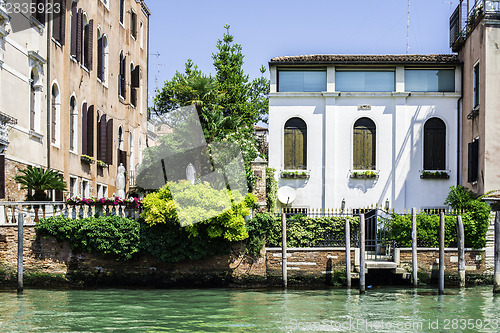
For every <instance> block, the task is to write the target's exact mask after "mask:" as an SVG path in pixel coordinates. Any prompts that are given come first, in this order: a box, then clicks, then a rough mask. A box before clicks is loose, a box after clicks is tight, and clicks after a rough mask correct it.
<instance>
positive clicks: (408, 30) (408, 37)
mask: <svg viewBox="0 0 500 333" xmlns="http://www.w3.org/2000/svg"><path fill="white" fill-rule="evenodd" d="M409 51H410V0H408V21H407V23H406V54H408V52H409Z"/></svg>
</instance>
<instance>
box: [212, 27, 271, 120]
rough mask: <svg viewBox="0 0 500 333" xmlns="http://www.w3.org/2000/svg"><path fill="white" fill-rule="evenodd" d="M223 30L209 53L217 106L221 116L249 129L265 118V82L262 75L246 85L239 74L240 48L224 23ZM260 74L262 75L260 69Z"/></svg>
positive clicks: (267, 87)
mask: <svg viewBox="0 0 500 333" xmlns="http://www.w3.org/2000/svg"><path fill="white" fill-rule="evenodd" d="M224 28H225V29H226V32H225V33H224V36H223V38H222V40H220V39H219V40H218V41H217V50H218V52H217V53H215V54H212V58H213V60H214V66H215V69H216V74H215V78H216V80H217V84H218V89H219V91H220V92H221V95H220V99H219V105H220V106H221V107H222V109H223V110H224V115H225V116H238V117H240V118H241V119H242V120H243V122H244V125H246V126H248V127H251V126H253V125H254V124H256V123H257V122H258V121H260V120H266V119H267V114H268V111H269V106H268V96H269V80H267V79H265V78H264V77H263V76H262V77H261V78H258V79H255V80H253V81H252V82H250V83H249V82H248V75H245V73H244V71H243V59H244V55H243V53H242V47H241V45H240V44H237V43H235V42H234V36H232V35H231V34H230V33H229V29H230V26H229V25H228V24H226V25H225V26H224ZM261 72H262V74H264V72H265V69H264V67H263V66H262V67H261Z"/></svg>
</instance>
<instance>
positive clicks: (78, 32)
mask: <svg viewBox="0 0 500 333" xmlns="http://www.w3.org/2000/svg"><path fill="white" fill-rule="evenodd" d="M76 17H77V23H76V25H77V28H76V60H77V61H78V62H82V35H83V31H82V30H83V26H82V24H83V11H82V10H81V9H78V15H77V16H76Z"/></svg>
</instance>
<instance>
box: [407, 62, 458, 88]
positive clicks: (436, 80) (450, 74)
mask: <svg viewBox="0 0 500 333" xmlns="http://www.w3.org/2000/svg"><path fill="white" fill-rule="evenodd" d="M405 91H408V92H411V91H417V92H419V91H422V92H454V91H455V70H454V69H411V68H407V69H405Z"/></svg>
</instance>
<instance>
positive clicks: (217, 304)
mask: <svg viewBox="0 0 500 333" xmlns="http://www.w3.org/2000/svg"><path fill="white" fill-rule="evenodd" d="M105 331H120V332H127V331H129V332H163V331H170V332H297V331H299V332H300V331H302V332H314V331H323V332H463V331H468V332H500V297H493V295H492V288H491V287H490V286H486V287H475V288H469V289H466V290H458V289H448V290H447V294H446V295H444V296H438V295H437V294H436V293H435V290H432V289H418V290H412V289H396V288H381V289H374V290H368V291H367V293H366V294H364V295H361V296H360V295H359V294H358V292H357V291H356V290H345V289H328V290H288V291H282V290H237V289H167V290H130V289H103V290H25V291H24V293H23V294H22V295H18V294H17V293H16V292H12V291H3V292H2V291H0V332H105Z"/></svg>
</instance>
